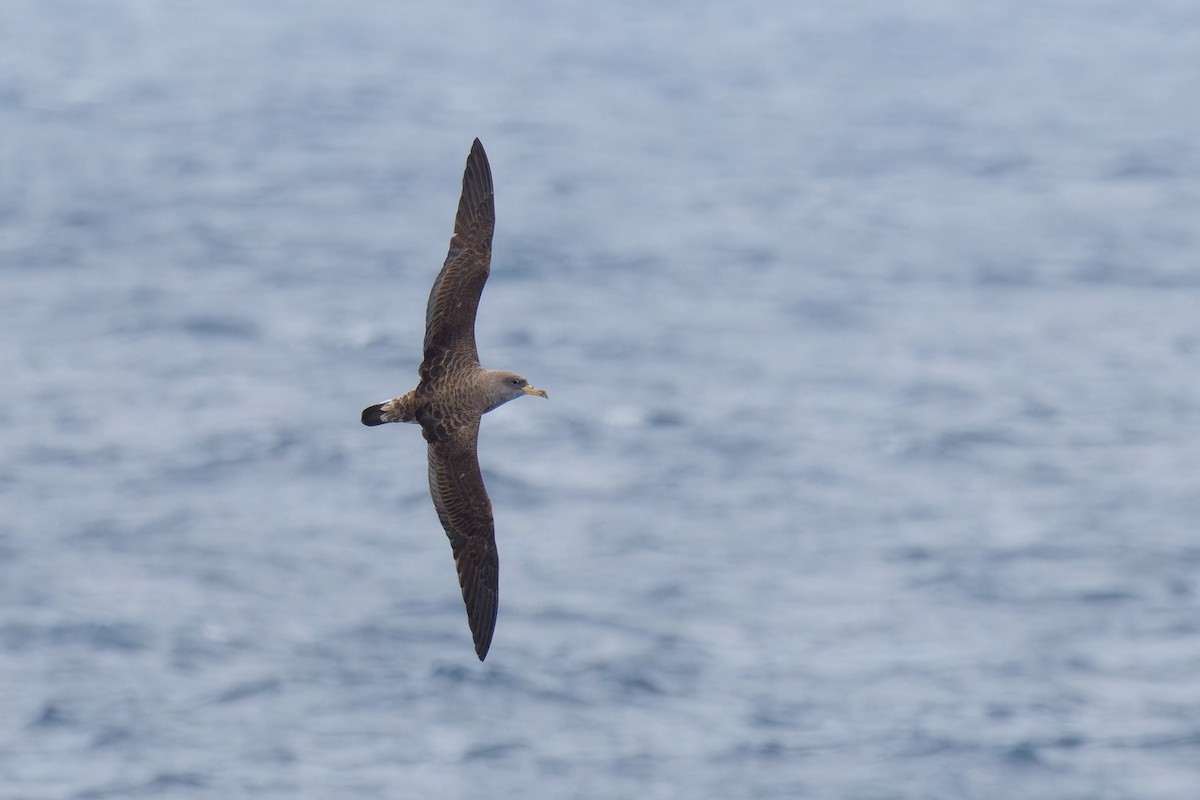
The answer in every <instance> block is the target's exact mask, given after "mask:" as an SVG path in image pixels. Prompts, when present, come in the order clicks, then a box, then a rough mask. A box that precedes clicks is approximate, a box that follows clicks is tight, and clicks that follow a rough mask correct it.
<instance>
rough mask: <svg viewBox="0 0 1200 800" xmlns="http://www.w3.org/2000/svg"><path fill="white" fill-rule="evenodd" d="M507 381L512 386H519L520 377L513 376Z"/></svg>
mask: <svg viewBox="0 0 1200 800" xmlns="http://www.w3.org/2000/svg"><path fill="white" fill-rule="evenodd" d="M509 383H511V384H512V385H513V386H520V385H521V379H520V378H513V379H512V380H510V381H509Z"/></svg>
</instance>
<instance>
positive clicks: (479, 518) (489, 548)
mask: <svg viewBox="0 0 1200 800" xmlns="http://www.w3.org/2000/svg"><path fill="white" fill-rule="evenodd" d="M478 434H479V420H478V419H475V420H474V421H473V422H470V423H468V424H465V425H463V426H462V427H460V428H458V429H457V430H455V431H453V432H451V433H450V434H449V435H448V436H446V437H445V438H443V439H440V440H438V441H433V442H430V443H429V493H430V494H431V495H432V496H433V507H434V508H435V509H436V510H437V515H438V519H439V520H441V523H442V527H443V528H445V529H446V536H448V537H449V539H450V547H451V549H452V550H453V552H454V563H455V565H456V566H457V567H458V583H459V586H461V587H462V595H463V602H464V603H466V606H467V622H468V623H469V624H470V626H471V635H472V637H473V638H474V640H475V653H476V655H478V656H479V660H480V661H483V659H484V657H485V656H486V655H487V652H488V647H489V646H491V643H492V632H493V631H494V630H495V628H496V611H497V609H498V608H499V606H498V604H497V601H498V597H499V592H500V588H499V567H500V561H499V557H498V555H497V553H496V530H495V526H494V524H493V522H492V503H491V501H490V500H489V499H488V495H487V489H486V488H485V487H484V485H483V474H482V473H481V472H480V470H479V458H478V456H477V455H476V440H477V437H478Z"/></svg>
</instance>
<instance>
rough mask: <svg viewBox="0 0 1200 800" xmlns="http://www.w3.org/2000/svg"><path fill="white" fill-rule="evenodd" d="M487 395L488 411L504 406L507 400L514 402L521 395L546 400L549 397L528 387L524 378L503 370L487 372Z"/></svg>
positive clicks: (527, 382) (538, 390) (541, 391)
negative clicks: (529, 395)
mask: <svg viewBox="0 0 1200 800" xmlns="http://www.w3.org/2000/svg"><path fill="white" fill-rule="evenodd" d="M487 393H488V411H491V410H492V409H493V408H496V407H497V406H502V405H504V404H505V403H507V402H508V401H509V400H516V399H517V398H518V397H520V396H521V395H523V394H534V395H537V396H538V397H545V398H547V399H549V397H550V395H548V394H546V392H545V390H543V389H535V388H533V387H532V386H530V385H529V381H527V380H525V376H523V375H518V374H517V373H515V372H506V371H505V370H489V371H488V383H487Z"/></svg>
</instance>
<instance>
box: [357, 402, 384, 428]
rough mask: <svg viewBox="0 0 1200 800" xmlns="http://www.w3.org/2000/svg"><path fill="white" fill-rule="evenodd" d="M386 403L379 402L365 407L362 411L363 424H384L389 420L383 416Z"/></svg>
mask: <svg viewBox="0 0 1200 800" xmlns="http://www.w3.org/2000/svg"><path fill="white" fill-rule="evenodd" d="M384 405H385V404H384V403H378V404H376V405H373V406H370V407H369V408H364V409H363V413H362V424H363V425H371V426H372V427H374V426H375V425H382V424H383V423H385V422H387V420H386V419H384V418H383V407H384Z"/></svg>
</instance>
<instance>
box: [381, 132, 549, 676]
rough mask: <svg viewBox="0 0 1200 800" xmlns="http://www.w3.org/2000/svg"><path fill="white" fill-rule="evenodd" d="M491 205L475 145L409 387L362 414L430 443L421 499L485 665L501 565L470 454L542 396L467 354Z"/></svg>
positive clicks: (488, 254)
mask: <svg viewBox="0 0 1200 800" xmlns="http://www.w3.org/2000/svg"><path fill="white" fill-rule="evenodd" d="M495 228H496V207H495V204H494V202H493V199H492V170H491V167H489V166H488V160H487V154H486V153H484V152H483V145H482V144H480V143H479V140H478V139H476V140H475V143H474V144H473V145H472V146H471V154H470V155H469V156H467V167H466V169H465V170H464V171H463V185H462V197H460V198H459V201H458V215H457V216H456V217H455V218H454V235H453V236H451V237H450V252H449V253H448V254H447V255H446V263H445V264H444V265H443V266H442V271H441V272H439V273H438V276H437V280H435V281H434V282H433V289H431V290H430V292H429V304H428V306H426V309H425V357H424V359H423V360H422V361H421V367H420V370H419V372H420V376H421V381H420V383H418V384H417V388H415V389H413V390H412V391H410V392H408V393H407V394H404V395H402V396H400V397H396V398H393V399H391V400H388V401H387V402H386V403H380V404H378V405H374V406H371V407H369V408H365V409H363V412H362V422H363V424H364V425H382V424H384V423H385V422H415V423H417V424H418V425H420V426H421V434H422V435H423V436H424V437H425V441H427V442H428V443H429V493H430V494H431V495H433V507H434V508H435V509H436V510H437V515H438V519H439V520H441V522H442V527H443V528H445V529H446V535H447V536H448V537H450V548H451V549H452V550H453V551H454V563H455V565H456V566H457V567H458V583H459V585H460V586H461V587H462V595H463V601H464V602H465V603H466V604H467V622H468V623H469V624H470V626H471V636H472V637H473V638H474V639H475V653H476V655H478V656H479V660H480V661H483V659H484V657H485V656H486V655H487V651H488V647H489V646H490V645H491V643H492V631H493V630H495V628H496V610H497V608H498V603H497V601H498V597H499V583H498V576H499V560H498V558H497V556H496V529H495V526H494V525H493V523H492V503H491V501H490V500H489V499H488V494H487V489H486V488H485V487H484V485H483V475H482V474H481V473H480V471H479V457H478V455H477V454H476V440H477V438H478V435H479V418H480V417H481V416H483V415H484V414H486V413H487V412H489V411H491V410H492V409H493V408H496V407H498V406H501V405H503V404H505V403H507V402H508V401H509V400H515V399H516V398H518V397H520V396H521V395H525V394H535V395H537V396H538V397H546V396H547V395H546V393H545V392H544V391H542V390H541V389H535V388H533V387H532V386H530V385H529V381H527V380H525V378H523V377H522V376H520V375H518V374H517V373H515V372H505V371H502V370H491V369H484V368H483V366H482V365H480V363H479V354H478V352H476V349H475V310H476V309H477V308H478V307H479V295H480V294H481V293H482V292H483V284H484V283H485V282H487V278H488V272H489V271H490V265H491V260H492V231H493V230H495Z"/></svg>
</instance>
